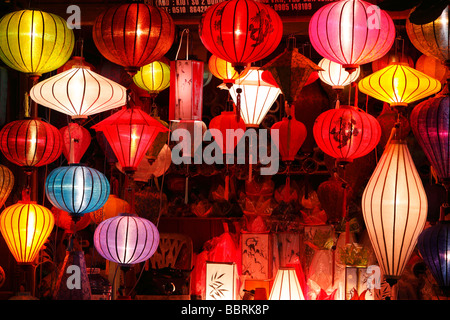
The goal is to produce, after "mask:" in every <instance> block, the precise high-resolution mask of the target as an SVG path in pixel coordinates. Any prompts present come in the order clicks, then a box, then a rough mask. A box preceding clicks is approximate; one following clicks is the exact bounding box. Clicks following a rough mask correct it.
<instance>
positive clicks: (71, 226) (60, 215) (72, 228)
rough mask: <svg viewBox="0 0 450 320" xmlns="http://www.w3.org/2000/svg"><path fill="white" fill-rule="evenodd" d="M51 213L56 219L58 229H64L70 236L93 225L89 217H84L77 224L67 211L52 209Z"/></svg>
mask: <svg viewBox="0 0 450 320" xmlns="http://www.w3.org/2000/svg"><path fill="white" fill-rule="evenodd" d="M51 212H52V213H53V216H54V217H55V225H56V226H57V227H58V228H61V229H64V231H65V232H66V233H68V234H73V233H75V232H77V231H80V230H83V229H84V228H86V227H87V226H88V225H89V224H90V223H91V217H90V216H89V215H83V216H82V217H81V218H80V220H78V221H77V223H75V221H73V219H72V217H71V216H70V214H69V213H68V212H67V211H63V210H61V209H58V208H56V207H52V209H51Z"/></svg>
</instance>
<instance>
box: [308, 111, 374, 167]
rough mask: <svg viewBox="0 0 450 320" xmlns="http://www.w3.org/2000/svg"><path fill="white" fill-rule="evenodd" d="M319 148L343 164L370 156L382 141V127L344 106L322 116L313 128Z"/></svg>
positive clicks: (361, 112)
mask: <svg viewBox="0 0 450 320" xmlns="http://www.w3.org/2000/svg"><path fill="white" fill-rule="evenodd" d="M313 135H314V139H315V141H316V143H317V145H318V147H319V148H320V149H321V150H322V151H323V152H325V153H326V154H328V155H329V156H331V157H333V158H336V161H337V162H338V163H341V164H346V163H349V162H352V161H353V160H354V159H356V158H360V157H362V156H365V155H366V154H368V153H369V152H371V151H372V150H373V149H374V148H375V147H376V146H377V144H378V142H379V141H380V137H381V127H380V124H379V123H378V121H377V119H376V118H375V117H373V116H372V115H370V114H368V113H366V112H364V111H363V110H361V109H359V108H355V107H353V106H345V105H341V106H340V107H339V108H337V109H336V108H335V109H330V110H327V111H325V112H323V113H321V114H320V115H319V116H318V117H317V119H316V121H315V122H314V126H313Z"/></svg>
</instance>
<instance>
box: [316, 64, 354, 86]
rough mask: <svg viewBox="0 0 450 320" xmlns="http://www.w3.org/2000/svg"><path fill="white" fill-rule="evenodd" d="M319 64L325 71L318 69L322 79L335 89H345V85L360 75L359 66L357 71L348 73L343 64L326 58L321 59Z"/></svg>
mask: <svg viewBox="0 0 450 320" xmlns="http://www.w3.org/2000/svg"><path fill="white" fill-rule="evenodd" d="M318 66H319V67H321V68H322V69H323V71H318V73H319V78H320V80H322V81H323V82H325V83H326V84H328V85H330V86H331V88H332V89H334V90H342V89H344V87H345V86H347V85H349V84H351V83H352V82H355V81H356V79H358V78H359V75H360V68H359V67H357V68H356V70H355V72H352V73H348V72H347V71H346V70H345V69H344V68H343V67H342V65H340V64H339V63H336V62H333V61H331V60H328V59H326V58H323V59H322V60H320V61H319V63H318Z"/></svg>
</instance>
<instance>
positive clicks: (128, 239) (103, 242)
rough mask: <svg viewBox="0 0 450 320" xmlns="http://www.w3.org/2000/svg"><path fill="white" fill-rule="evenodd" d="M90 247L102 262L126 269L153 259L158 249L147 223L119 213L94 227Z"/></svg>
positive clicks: (156, 234) (153, 230)
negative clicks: (101, 258) (105, 261)
mask: <svg viewBox="0 0 450 320" xmlns="http://www.w3.org/2000/svg"><path fill="white" fill-rule="evenodd" d="M94 246H95V249H96V250H97V251H98V253H99V254H100V255H101V256H102V257H103V258H105V259H106V260H109V261H112V262H115V263H117V264H118V265H119V266H125V267H126V266H130V265H133V264H137V263H140V262H143V261H146V260H148V259H149V258H151V257H152V256H153V254H154V253H155V251H156V249H157V248H158V246H159V232H158V229H157V228H156V226H155V225H154V224H153V223H152V222H150V221H149V220H147V219H144V218H140V217H138V216H137V215H135V214H129V213H122V214H120V215H118V216H117V217H113V218H109V219H107V220H105V221H103V222H101V223H100V224H99V225H98V226H97V228H96V229H95V232H94Z"/></svg>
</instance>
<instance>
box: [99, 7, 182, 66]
mask: <svg viewBox="0 0 450 320" xmlns="http://www.w3.org/2000/svg"><path fill="white" fill-rule="evenodd" d="M174 36H175V25H174V23H173V19H172V17H171V16H170V14H169V13H168V12H167V11H166V10H164V9H162V8H158V7H156V6H151V5H148V4H145V3H128V4H121V5H117V6H112V7H110V8H108V9H107V10H106V11H105V12H103V13H101V14H100V15H99V16H98V17H97V19H96V20H95V21H94V25H93V27H92V37H93V39H94V43H95V45H96V47H97V49H98V50H99V51H100V53H101V54H102V55H103V56H104V57H105V58H106V59H108V60H109V61H111V62H113V63H115V64H118V65H121V66H123V67H125V70H126V71H127V72H128V73H129V74H130V75H134V74H136V72H137V71H138V70H139V68H140V67H143V66H145V65H147V64H149V63H152V62H153V61H157V60H159V59H160V58H162V57H163V56H164V55H165V54H166V53H167V51H169V49H170V47H171V46H172V43H173V40H174Z"/></svg>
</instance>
